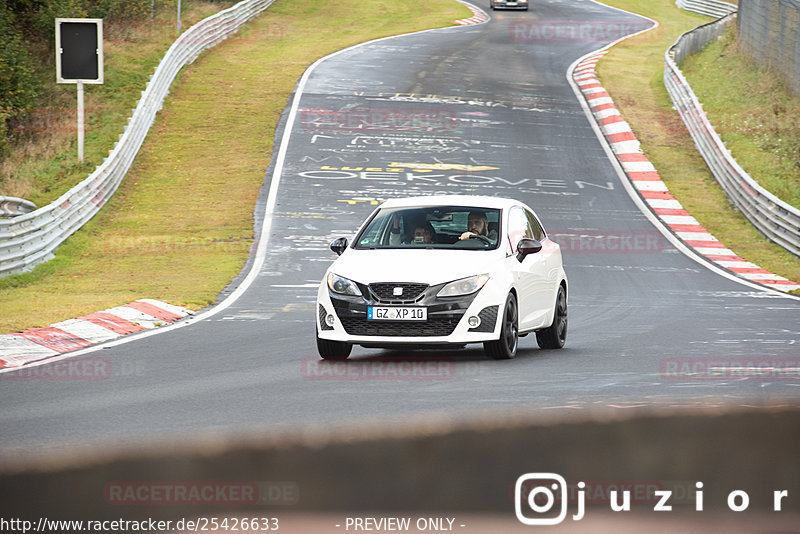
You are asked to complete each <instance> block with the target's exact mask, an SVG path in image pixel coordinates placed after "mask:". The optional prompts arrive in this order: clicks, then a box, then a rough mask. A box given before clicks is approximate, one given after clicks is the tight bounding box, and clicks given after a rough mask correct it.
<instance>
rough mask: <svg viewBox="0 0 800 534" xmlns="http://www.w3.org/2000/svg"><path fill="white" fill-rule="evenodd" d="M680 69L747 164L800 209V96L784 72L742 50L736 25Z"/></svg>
mask: <svg viewBox="0 0 800 534" xmlns="http://www.w3.org/2000/svg"><path fill="white" fill-rule="evenodd" d="M681 70H682V71H683V73H684V75H685V76H686V78H687V79H688V80H689V83H690V84H691V86H692V90H693V91H694V93H695V94H696V95H697V98H699V99H700V102H702V103H703V109H704V110H705V111H706V113H707V115H708V119H709V120H710V121H711V123H712V124H713V125H714V128H715V129H716V130H717V133H718V134H719V135H720V137H721V138H722V140H723V141H724V142H725V144H726V145H727V147H728V149H729V150H731V151H732V153H733V154H735V155H736V160H737V161H738V162H739V164H740V165H741V166H742V168H744V169H745V170H747V172H748V173H749V174H750V176H751V177H752V178H753V179H754V180H757V181H758V182H759V184H760V185H761V187H764V188H765V189H766V190H767V191H769V192H770V193H772V194H773V195H775V196H777V197H778V198H780V199H781V200H783V201H784V202H787V203H789V204H791V205H792V206H794V207H796V208H800V97H798V96H794V95H792V93H791V91H790V90H789V88H788V86H787V85H786V83H785V82H784V81H783V78H782V77H781V76H778V75H776V74H775V72H774V71H770V70H769V69H767V68H764V67H759V66H758V65H757V64H756V63H755V62H754V61H753V60H752V59H750V58H749V57H748V56H746V55H744V54H743V53H741V51H740V50H739V48H738V46H737V43H736V29H735V27H734V26H732V27H730V28H728V31H727V32H726V33H725V35H724V36H723V38H722V39H720V40H719V41H712V42H711V43H709V44H708V46H706V47H705V48H704V49H703V50H702V51H701V52H699V53H697V54H694V55H692V56H689V57H688V58H686V61H684V63H683V65H681ZM719 80H727V81H726V83H724V84H721V83H719ZM731 87H736V90H735V91H731V90H730V88H731Z"/></svg>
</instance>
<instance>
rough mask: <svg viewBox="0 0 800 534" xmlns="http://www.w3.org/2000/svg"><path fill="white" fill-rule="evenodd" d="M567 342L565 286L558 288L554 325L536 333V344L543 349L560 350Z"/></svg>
mask: <svg viewBox="0 0 800 534" xmlns="http://www.w3.org/2000/svg"><path fill="white" fill-rule="evenodd" d="M566 341H567V292H566V290H565V289H564V286H559V287H558V296H556V306H555V310H554V311H553V324H551V325H550V326H549V327H547V328H545V329H544V330H539V331H538V332H536V342H537V343H538V344H539V347H540V348H543V349H560V348H563V347H564V343H566Z"/></svg>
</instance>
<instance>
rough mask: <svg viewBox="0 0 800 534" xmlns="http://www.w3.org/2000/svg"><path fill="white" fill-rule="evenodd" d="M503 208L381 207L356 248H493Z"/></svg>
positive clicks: (360, 237) (363, 231)
mask: <svg viewBox="0 0 800 534" xmlns="http://www.w3.org/2000/svg"><path fill="white" fill-rule="evenodd" d="M499 228H500V210H499V209H490V208H476V207H468V206H430V207H424V208H420V207H417V208H389V209H386V208H382V209H380V210H378V212H377V213H376V214H375V216H374V217H373V218H372V220H371V221H370V222H369V224H367V226H366V227H365V228H364V230H362V231H361V233H360V234H359V235H358V237H356V244H355V247H354V248H356V249H362V250H363V249H383V248H437V249H466V250H492V249H496V248H497V246H498V241H499V239H498V235H499Z"/></svg>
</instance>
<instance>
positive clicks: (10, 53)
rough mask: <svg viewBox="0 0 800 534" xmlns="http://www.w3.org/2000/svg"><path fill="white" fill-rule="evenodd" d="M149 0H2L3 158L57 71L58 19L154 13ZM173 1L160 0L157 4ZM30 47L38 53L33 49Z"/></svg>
mask: <svg viewBox="0 0 800 534" xmlns="http://www.w3.org/2000/svg"><path fill="white" fill-rule="evenodd" d="M150 2H151V0H3V2H2V4H0V158H2V157H3V156H4V155H6V154H7V151H8V146H9V142H10V138H11V137H13V136H14V134H15V132H14V124H24V122H25V116H26V114H28V113H30V112H31V111H32V110H33V109H34V108H35V107H36V106H37V105H38V101H37V99H38V98H39V96H40V94H41V92H42V84H41V81H40V80H42V79H47V77H48V75H49V73H50V72H51V71H52V70H53V63H54V59H53V46H54V40H55V19H56V18H58V17H64V18H85V17H90V18H102V19H104V20H105V21H108V22H111V23H113V22H115V21H121V20H144V19H147V18H149V17H150V9H151V3H150ZM166 3H172V0H156V2H155V6H156V7H157V8H159V7H163V6H164V5H165V4H166ZM32 50H35V51H36V52H35V53H33V52H32Z"/></svg>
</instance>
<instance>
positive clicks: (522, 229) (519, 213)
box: [508, 207, 533, 254]
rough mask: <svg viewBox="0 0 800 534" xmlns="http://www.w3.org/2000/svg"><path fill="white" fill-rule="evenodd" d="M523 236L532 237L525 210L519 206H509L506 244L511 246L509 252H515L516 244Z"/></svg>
mask: <svg viewBox="0 0 800 534" xmlns="http://www.w3.org/2000/svg"><path fill="white" fill-rule="evenodd" d="M525 237H533V234H532V233H531V230H530V228H529V225H528V218H527V217H526V216H525V211H524V210H523V209H522V208H519V207H514V208H511V212H510V213H509V214H508V244H509V246H510V247H511V250H510V251H509V252H510V253H511V254H513V253H515V252H516V250H517V244H518V243H519V241H520V239H523V238H525Z"/></svg>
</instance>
